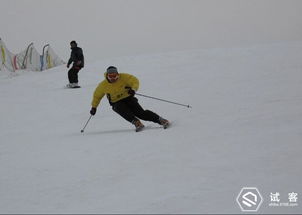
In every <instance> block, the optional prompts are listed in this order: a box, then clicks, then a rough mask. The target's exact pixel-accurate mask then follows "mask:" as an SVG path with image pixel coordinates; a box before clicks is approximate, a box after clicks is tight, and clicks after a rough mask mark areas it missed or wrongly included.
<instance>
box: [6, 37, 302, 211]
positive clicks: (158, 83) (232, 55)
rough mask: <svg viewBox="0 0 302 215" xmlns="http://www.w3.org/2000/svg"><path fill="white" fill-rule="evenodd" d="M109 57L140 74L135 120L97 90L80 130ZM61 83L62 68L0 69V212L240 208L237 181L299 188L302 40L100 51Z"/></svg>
mask: <svg viewBox="0 0 302 215" xmlns="http://www.w3.org/2000/svg"><path fill="white" fill-rule="evenodd" d="M110 65H114V66H116V67H118V69H119V71H120V72H125V73H130V74H133V75H135V76H137V77H138V78H139V80H140V89H139V91H138V92H139V93H142V94H146V95H150V96H154V97H159V98H162V99H167V100H171V101H175V102H180V103H184V104H189V105H191V106H192V108H186V107H182V106H177V105H173V104H169V103H165V102H161V101H157V100H153V99H148V98H144V97H139V96H137V98H138V99H139V102H140V103H141V105H142V106H143V107H144V108H145V109H150V110H153V111H154V112H156V113H158V114H159V115H161V116H163V117H165V118H167V119H169V120H170V121H171V122H172V126H171V127H170V128H168V129H166V130H164V129H162V128H160V126H159V125H157V124H154V123H152V122H144V124H145V126H146V129H145V130H144V131H142V132H138V133H136V132H134V127H133V125H131V124H130V123H128V122H127V121H125V120H124V119H122V118H121V117H120V116H119V115H117V114H116V113H115V112H113V111H112V109H111V107H110V105H109V104H108V101H107V99H106V98H104V99H103V100H102V102H101V104H100V106H99V107H98V110H97V114H96V115H95V116H94V117H92V119H91V120H90V122H89V124H88V125H87V127H86V129H85V132H84V133H81V132H80V131H81V129H82V128H83V126H84V125H85V123H86V121H87V119H88V118H89V116H90V114H89V110H90V107H91V106H90V103H91V99H92V94H93V91H94V89H95V87H96V86H97V84H98V83H99V82H100V81H102V80H103V78H104V76H103V73H104V72H105V70H106V68H107V67H108V66H110ZM79 80H80V85H81V86H82V88H80V89H64V85H66V84H67V68H66V67H65V66H60V67H56V68H54V69H51V70H48V71H44V72H30V71H22V72H17V73H15V74H11V73H8V72H4V71H1V72H0V98H1V105H0V112H1V124H0V131H1V132H0V140H1V141H0V172H1V174H0V213H240V212H241V210H240V208H239V206H238V204H237V202H236V197H237V195H238V193H239V192H240V190H241V188H242V187H257V188H258V189H259V191H260V192H261V194H262V196H263V204H262V205H261V207H260V209H259V212H260V213H301V212H302V210H301V207H302V202H301V201H300V202H299V199H298V204H299V205H298V206H293V207H270V206H269V203H270V194H271V193H276V192H279V193H280V195H281V201H284V202H286V201H287V202H288V200H287V195H288V193H290V192H296V193H299V194H300V195H302V192H301V191H302V183H301V178H302V171H301V164H302V156H301V154H302V153H301V151H302V146H301V144H302V123H301V122H302V42H287V43H276V44H264V45H255V46H248V47H237V48H225V49H222V48H221V49H218V48H217V49H202V50H193V51H192V50H191V51H181V52H173V53H160V54H153V55H141V56H127V57H120V58H114V59H103V60H102V59H100V61H99V62H96V63H91V64H87V65H86V67H85V68H84V69H83V70H81V71H80V73H79Z"/></svg>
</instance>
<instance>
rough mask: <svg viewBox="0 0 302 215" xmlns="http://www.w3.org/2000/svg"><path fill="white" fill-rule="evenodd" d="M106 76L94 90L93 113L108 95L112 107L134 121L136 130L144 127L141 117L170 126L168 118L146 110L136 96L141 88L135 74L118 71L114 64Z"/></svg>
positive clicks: (128, 119) (125, 117)
mask: <svg viewBox="0 0 302 215" xmlns="http://www.w3.org/2000/svg"><path fill="white" fill-rule="evenodd" d="M104 76H105V80H103V81H102V82H101V83H100V84H99V85H98V87H97V88H96V89H95V91H94V94H93V100H92V103H91V106H92V107H91V110H90V114H91V115H95V113H96V110H97V107H98V105H99V103H100V101H101V99H102V98H103V97H104V96H105V95H106V96H107V98H108V100H109V103H110V105H111V106H112V109H113V110H114V111H115V112H117V113H118V114H119V115H121V116H122V117H123V118H124V119H126V120H127V121H129V122H130V123H132V124H133V125H134V126H135V129H136V131H140V130H141V129H143V128H144V125H143V124H142V123H141V121H140V120H139V119H142V120H146V121H152V122H155V123H158V124H160V125H162V126H163V127H164V128H167V127H168V126H169V121H168V120H166V119H164V118H162V117H160V116H159V115H157V114H156V113H154V112H152V111H150V110H144V109H143V108H142V107H141V106H140V104H139V103H138V100H137V98H136V97H135V92H136V91H137V90H138V88H139V81H138V79H137V78H136V77H135V76H133V75H130V74H127V73H118V71H117V68H116V67H114V66H110V67H108V68H107V71H106V72H105V75H104Z"/></svg>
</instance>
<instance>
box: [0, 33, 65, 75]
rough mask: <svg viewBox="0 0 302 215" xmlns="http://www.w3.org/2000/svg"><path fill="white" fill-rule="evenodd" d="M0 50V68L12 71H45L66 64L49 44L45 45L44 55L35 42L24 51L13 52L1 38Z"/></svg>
mask: <svg viewBox="0 0 302 215" xmlns="http://www.w3.org/2000/svg"><path fill="white" fill-rule="evenodd" d="M0 50H1V52H0V70H8V71H11V72H14V71H16V70H30V71H43V70H46V69H50V68H52V67H56V66H59V65H62V64H65V62H64V61H63V60H62V59H61V58H60V57H59V56H58V55H57V54H56V53H55V52H54V50H53V49H52V48H51V46H50V45H49V44H47V45H45V46H44V47H43V52H42V55H40V54H39V52H38V51H37V49H36V48H35V47H34V44H33V43H31V44H29V45H28V46H27V48H26V49H25V50H23V51H22V52H20V53H18V54H13V53H12V52H10V51H9V50H8V49H7V47H6V45H5V43H4V42H3V40H1V38H0Z"/></svg>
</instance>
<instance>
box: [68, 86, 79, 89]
mask: <svg viewBox="0 0 302 215" xmlns="http://www.w3.org/2000/svg"><path fill="white" fill-rule="evenodd" d="M64 88H65V89H77V88H81V86H75V87H67V86H64Z"/></svg>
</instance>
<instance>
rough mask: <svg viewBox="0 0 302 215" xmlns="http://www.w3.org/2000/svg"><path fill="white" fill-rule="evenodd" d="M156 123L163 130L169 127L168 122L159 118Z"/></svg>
mask: <svg viewBox="0 0 302 215" xmlns="http://www.w3.org/2000/svg"><path fill="white" fill-rule="evenodd" d="M158 121H159V124H160V125H162V126H163V128H164V129H166V128H168V127H169V125H170V122H169V121H168V120H166V119H164V118H162V117H159V119H158Z"/></svg>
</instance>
